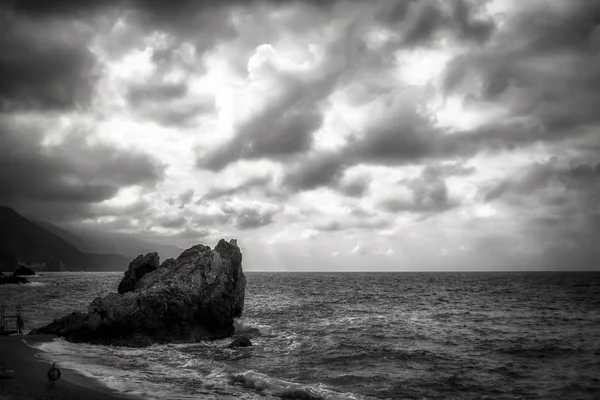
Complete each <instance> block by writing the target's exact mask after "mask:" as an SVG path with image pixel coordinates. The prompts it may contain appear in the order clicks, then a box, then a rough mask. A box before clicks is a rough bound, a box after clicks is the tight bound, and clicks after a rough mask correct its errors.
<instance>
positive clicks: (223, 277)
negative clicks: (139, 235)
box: [31, 239, 246, 346]
mask: <svg viewBox="0 0 600 400" xmlns="http://www.w3.org/2000/svg"><path fill="white" fill-rule="evenodd" d="M158 261H159V260H158V255H156V253H150V254H147V255H146V256H143V257H142V258H140V257H138V258H136V259H135V260H134V261H132V262H131V264H130V266H129V269H128V270H127V272H126V273H125V277H124V278H123V281H121V283H120V284H119V292H122V293H123V294H118V293H110V294H108V295H107V296H105V297H104V298H100V297H99V298H96V299H95V300H94V301H92V303H91V304H90V305H89V307H88V312H87V313H72V314H69V315H67V316H66V317H63V318H61V319H58V320H54V322H52V323H51V324H49V325H46V326H44V327H42V328H39V329H34V330H33V331H32V332H31V333H32V334H35V333H50V334H56V335H59V336H62V337H65V338H66V339H67V340H70V341H85V342H91V343H101V344H113V345H129V346H144V345H149V344H152V343H157V342H158V343H164V342H190V341H199V340H205V339H218V338H225V337H229V336H231V335H233V333H234V327H233V319H234V318H237V317H239V316H241V314H242V311H243V309H244V290H245V286H246V277H245V276H244V273H243V271H242V253H241V251H240V248H239V247H238V246H237V243H236V241H235V240H231V241H230V242H227V241H225V240H223V239H221V241H219V243H218V244H217V246H216V247H215V249H214V250H211V248H210V247H208V246H204V245H196V246H193V247H191V248H189V249H187V250H185V251H184V252H183V253H181V255H180V256H179V257H178V258H177V259H176V260H173V261H170V262H169V263H168V264H167V265H165V266H164V268H163V267H162V266H161V268H158V265H159V264H158ZM167 261H169V260H167ZM167 261H165V263H163V265H164V264H166V263H167ZM154 267H157V268H154ZM121 288H123V290H121ZM129 288H130V289H129ZM125 289H127V290H125Z"/></svg>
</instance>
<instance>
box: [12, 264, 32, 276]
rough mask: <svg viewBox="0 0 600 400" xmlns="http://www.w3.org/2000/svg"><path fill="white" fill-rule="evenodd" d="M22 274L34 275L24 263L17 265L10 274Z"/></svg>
mask: <svg viewBox="0 0 600 400" xmlns="http://www.w3.org/2000/svg"><path fill="white" fill-rule="evenodd" d="M24 275H35V272H33V271H32V270H30V269H29V268H27V267H26V266H24V265H19V267H18V268H17V269H15V271H14V272H13V274H12V276H24Z"/></svg>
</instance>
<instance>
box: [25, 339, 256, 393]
mask: <svg viewBox="0 0 600 400" xmlns="http://www.w3.org/2000/svg"><path fill="white" fill-rule="evenodd" d="M188 346H189V345H188ZM34 347H36V348H38V349H40V350H42V353H41V354H40V355H41V357H42V358H43V359H45V360H46V361H49V362H56V363H57V365H58V366H59V367H63V368H69V369H73V370H76V371H78V372H79V373H81V374H82V375H84V376H87V377H89V378H92V379H96V380H98V381H100V382H101V383H103V384H104V385H106V386H107V387H109V388H110V389H112V390H115V391H118V392H120V393H123V394H131V395H136V396H139V397H141V398H144V399H149V400H163V399H174V400H188V399H193V398H203V399H223V398H228V397H227V396H223V393H224V392H225V393H226V392H228V391H230V390H231V389H235V387H233V386H231V385H230V383H229V381H230V377H229V374H228V373H227V371H226V367H225V365H223V364H219V363H217V362H214V361H211V360H206V359H204V358H201V357H196V356H195V355H194V354H193V353H185V352H181V351H179V350H180V349H181V348H185V347H186V345H164V346H162V345H161V346H151V347H147V348H144V349H134V348H126V347H113V346H97V345H89V344H82V343H71V342H67V341H65V340H63V339H55V340H53V341H52V342H45V343H38V344H36V345H35V346H34ZM202 347H203V346H202ZM207 347H209V346H207ZM210 347H212V345H210ZM186 385H187V387H186ZM190 387H192V388H193V390H190V389H189V388H190ZM213 389H216V390H213ZM228 389H229V390H228ZM229 398H231V399H236V398H240V396H239V395H236V394H233V393H232V395H231V397H229ZM246 398H248V397H246Z"/></svg>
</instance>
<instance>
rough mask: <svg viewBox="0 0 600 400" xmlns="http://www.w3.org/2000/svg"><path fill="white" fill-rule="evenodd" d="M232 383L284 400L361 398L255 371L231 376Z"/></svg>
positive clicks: (358, 399)
mask: <svg viewBox="0 0 600 400" xmlns="http://www.w3.org/2000/svg"><path fill="white" fill-rule="evenodd" d="M231 377H232V380H233V382H236V383H241V384H242V385H244V386H245V387H247V388H251V389H254V390H256V391H258V392H260V393H263V394H266V395H270V396H277V397H281V398H284V399H303V400H361V399H363V398H362V397H359V396H358V395H355V394H352V393H339V392H335V391H333V390H331V389H328V388H326V387H325V386H324V385H322V384H317V385H303V384H300V383H295V382H289V381H285V380H283V379H276V378H273V377H270V376H268V375H265V374H261V373H259V372H255V371H245V372H241V373H236V374H232V375H231Z"/></svg>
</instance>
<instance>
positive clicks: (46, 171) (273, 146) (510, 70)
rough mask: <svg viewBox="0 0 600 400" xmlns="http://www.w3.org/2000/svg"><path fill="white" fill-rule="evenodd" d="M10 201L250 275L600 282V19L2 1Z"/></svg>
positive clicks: (387, 1)
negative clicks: (213, 251)
mask: <svg viewBox="0 0 600 400" xmlns="http://www.w3.org/2000/svg"><path fill="white" fill-rule="evenodd" d="M0 18H1V19H0V27H1V28H0V34H1V35H2V42H1V43H2V45H1V46H2V56H1V58H0V73H1V85H0V152H1V153H0V188H1V190H0V204H4V205H8V206H11V207H13V208H15V209H16V210H17V211H19V212H21V213H24V214H26V215H28V216H33V217H35V218H37V219H40V220H45V221H49V222H52V223H55V224H58V225H60V226H63V227H66V228H71V229H88V230H97V231H101V232H105V233H106V234H110V233H111V232H113V233H128V234H131V235H133V236H135V237H139V238H143V239H145V240H150V241H153V242H156V243H164V244H174V245H177V246H179V247H182V248H187V247H189V246H191V245H193V244H197V243H203V244H208V245H211V246H214V245H215V244H216V243H217V241H218V240H219V239H220V238H222V237H223V238H237V239H238V243H239V244H240V247H241V248H242V251H243V253H244V268H245V269H246V270H278V271H294V270H297V271H324V270H332V271H355V270H363V271H374V270H381V271H412V270H442V271H444V270H482V271H487V270H557V269H561V270H583V269H595V270H598V269H600V246H598V243H600V112H599V111H598V110H600V2H598V1H594V0H589V1H587V0H551V1H542V0H527V1H523V0H477V1H470V0H451V1H446V0H444V1H442V0H439V1H435V0H374V1H343V0H338V1H317V0H305V1H286V0H280V1H275V0H271V1H241V0H239V1H235V0H227V1H199V0H198V1H197V0H179V1H170V2H158V1H156V2H154V1H141V0H130V1H127V0H124V1H119V0H90V1H85V2H84V1H79V0H63V1H59V0H54V1H40V0H24V1H8V2H3V3H2V5H0Z"/></svg>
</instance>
